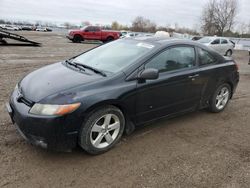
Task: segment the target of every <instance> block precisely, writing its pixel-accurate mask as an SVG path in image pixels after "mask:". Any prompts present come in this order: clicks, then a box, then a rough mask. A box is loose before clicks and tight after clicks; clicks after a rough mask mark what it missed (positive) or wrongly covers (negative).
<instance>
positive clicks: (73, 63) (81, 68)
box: [65, 59, 85, 71]
mask: <svg viewBox="0 0 250 188" xmlns="http://www.w3.org/2000/svg"><path fill="white" fill-rule="evenodd" d="M65 62H66V63H67V64H69V65H71V66H73V67H75V68H78V69H80V70H81V71H85V69H84V68H83V67H82V66H79V65H78V64H77V63H75V62H72V61H69V60H68V59H67V60H65Z"/></svg>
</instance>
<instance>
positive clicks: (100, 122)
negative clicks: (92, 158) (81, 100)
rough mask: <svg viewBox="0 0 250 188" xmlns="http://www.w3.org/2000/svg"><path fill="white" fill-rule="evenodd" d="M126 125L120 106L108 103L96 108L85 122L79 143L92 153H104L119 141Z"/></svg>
mask: <svg viewBox="0 0 250 188" xmlns="http://www.w3.org/2000/svg"><path fill="white" fill-rule="evenodd" d="M124 127H125V118H124V115H123V113H122V111H121V110H120V109H119V108H117V107H115V106H111V105H108V106H105V107H102V108H99V109H96V110H94V111H92V112H90V115H89V116H88V117H87V118H86V120H85V121H84V122H83V124H82V128H81V130H80V134H79V140H78V143H79V145H80V146H81V147H82V148H83V149H84V150H85V151H87V152H88V153H90V154H100V153H104V152H106V151H108V150H109V149H111V148H112V147H113V146H114V145H115V144H116V143H117V142H119V140H120V139H121V136H122V133H123V130H124Z"/></svg>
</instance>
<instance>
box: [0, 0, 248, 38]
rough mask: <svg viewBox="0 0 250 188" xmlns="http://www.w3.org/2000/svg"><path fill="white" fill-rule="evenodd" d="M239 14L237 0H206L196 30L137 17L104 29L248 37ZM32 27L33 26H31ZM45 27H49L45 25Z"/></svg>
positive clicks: (5, 22)
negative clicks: (159, 23)
mask: <svg viewBox="0 0 250 188" xmlns="http://www.w3.org/2000/svg"><path fill="white" fill-rule="evenodd" d="M238 13H239V2H238V0H207V2H206V4H205V5H204V6H203V7H202V14H201V18H200V22H199V23H198V25H199V27H198V28H196V29H190V28H185V27H179V26H178V24H177V23H176V24H175V26H174V27H171V26H170V25H166V26H159V25H157V24H156V23H155V22H154V21H152V20H150V19H148V18H144V17H142V16H137V17H136V18H134V19H133V20H132V22H131V25H123V24H120V23H119V22H118V21H113V22H112V23H111V24H110V25H104V26H103V27H104V28H105V29H113V30H130V31H134V32H150V33H155V32H156V31H159V30H160V31H167V32H178V33H188V34H191V35H199V34H202V35H210V36H212V35H218V36H228V37H246V38H247V37H250V22H249V24H247V23H245V22H241V21H238V20H237V15H238ZM0 24H17V25H20V24H21V25H23V24H26V25H32V24H31V23H29V22H20V21H19V22H14V23H13V22H10V21H5V20H0ZM39 24H40V25H41V24H43V22H39V21H38V22H36V25H39ZM33 25H34V24H33ZM43 25H44V24H43ZM46 25H51V24H50V23H46ZM63 25H64V26H65V28H66V29H71V28H76V27H83V26H86V25H91V23H90V22H89V21H83V22H82V23H81V26H77V25H75V24H72V23H70V22H65V23H64V24H63Z"/></svg>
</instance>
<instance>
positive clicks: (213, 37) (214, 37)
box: [203, 36, 228, 40]
mask: <svg viewBox="0 0 250 188" xmlns="http://www.w3.org/2000/svg"><path fill="white" fill-rule="evenodd" d="M203 38H210V39H211V40H214V39H225V40H228V38H226V37H216V36H212V37H210V36H205V37H203Z"/></svg>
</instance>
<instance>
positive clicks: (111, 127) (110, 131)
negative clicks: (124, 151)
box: [90, 114, 121, 149]
mask: <svg viewBox="0 0 250 188" xmlns="http://www.w3.org/2000/svg"><path fill="white" fill-rule="evenodd" d="M120 126H121V123H120V120H119V118H118V116H117V115H115V114H106V115H104V116H102V117H101V118H99V119H98V120H97V121H96V122H95V124H94V125H93V127H92V129H91V133H90V141H91V144H92V145H93V146H94V147H96V148H99V149H100V148H105V147H108V146H109V145H111V144H112V143H113V142H114V141H115V139H116V138H117V136H118V134H119V132H120Z"/></svg>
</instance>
